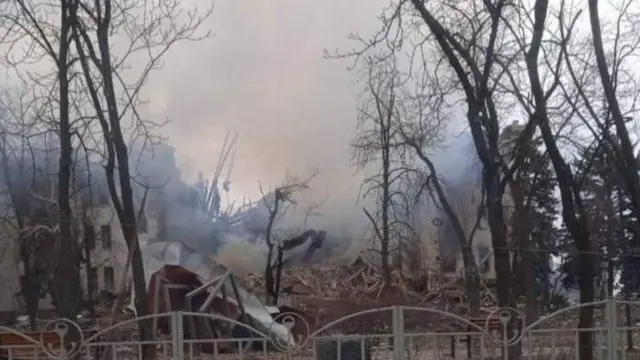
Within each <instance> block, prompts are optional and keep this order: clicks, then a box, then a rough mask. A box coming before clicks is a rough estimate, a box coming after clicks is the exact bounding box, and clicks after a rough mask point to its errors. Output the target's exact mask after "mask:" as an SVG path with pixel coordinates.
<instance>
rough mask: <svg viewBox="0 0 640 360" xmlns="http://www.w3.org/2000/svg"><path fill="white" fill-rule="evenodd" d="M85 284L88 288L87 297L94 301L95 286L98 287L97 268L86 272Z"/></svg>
mask: <svg viewBox="0 0 640 360" xmlns="http://www.w3.org/2000/svg"><path fill="white" fill-rule="evenodd" d="M87 282H88V287H89V290H88V292H89V295H90V296H91V299H95V298H96V295H97V290H96V288H97V286H98V268H95V267H92V268H89V270H87Z"/></svg>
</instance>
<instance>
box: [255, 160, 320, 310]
mask: <svg viewBox="0 0 640 360" xmlns="http://www.w3.org/2000/svg"><path fill="white" fill-rule="evenodd" d="M317 174H318V172H314V173H313V174H312V175H311V176H309V177H308V178H306V179H299V178H296V177H290V178H289V179H288V180H286V181H285V184H284V185H282V186H279V187H277V188H276V189H275V190H274V191H273V192H271V193H269V194H266V195H265V194H264V193H263V196H262V204H261V205H264V206H265V208H266V209H267V212H268V220H267V226H266V229H265V234H264V236H265V241H266V244H267V259H266V264H265V270H264V276H265V287H266V289H265V290H266V292H267V295H268V296H269V302H270V303H271V304H273V305H276V304H277V302H278V298H279V296H280V289H281V280H282V269H283V266H284V253H285V251H289V250H292V249H294V248H296V247H298V246H301V245H303V244H304V243H305V242H306V241H307V240H309V239H310V238H311V239H312V241H316V239H317V238H318V236H324V232H321V233H322V234H318V233H316V231H315V230H312V229H309V230H305V231H304V232H303V233H302V234H300V235H297V236H293V237H290V236H287V235H285V234H279V233H278V231H277V229H276V227H277V223H278V222H279V221H281V220H282V219H283V218H284V217H285V216H286V214H287V211H289V210H290V208H291V206H295V205H296V203H297V201H296V199H295V197H296V195H298V194H299V193H300V192H301V191H304V190H307V189H308V188H309V183H310V182H311V181H312V180H313V179H314V178H315V177H316V175H317ZM259 206H260V205H259ZM313 209H314V207H313V206H312V207H310V208H309V209H308V211H307V212H306V216H305V221H304V222H305V226H306V219H307V217H308V216H309V215H310V214H311V213H312V211H313ZM284 237H286V238H284ZM320 241H321V240H320Z"/></svg>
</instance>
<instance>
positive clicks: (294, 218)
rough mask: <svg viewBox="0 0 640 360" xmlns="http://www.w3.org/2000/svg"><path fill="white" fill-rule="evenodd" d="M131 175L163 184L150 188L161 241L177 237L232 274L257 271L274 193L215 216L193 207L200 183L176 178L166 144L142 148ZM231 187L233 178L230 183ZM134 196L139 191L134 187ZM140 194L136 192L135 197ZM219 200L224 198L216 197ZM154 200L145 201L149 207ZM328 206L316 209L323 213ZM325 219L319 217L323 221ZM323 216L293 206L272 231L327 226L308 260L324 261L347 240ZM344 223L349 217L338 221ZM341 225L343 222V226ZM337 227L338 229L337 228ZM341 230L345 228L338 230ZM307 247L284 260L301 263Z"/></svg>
mask: <svg viewBox="0 0 640 360" xmlns="http://www.w3.org/2000/svg"><path fill="white" fill-rule="evenodd" d="M133 166H135V170H136V173H137V175H138V177H139V178H140V179H144V181H145V182H147V183H149V184H150V185H152V186H153V185H154V184H153V182H155V183H158V184H164V185H163V186H162V187H161V188H159V189H157V190H152V194H150V195H149V197H150V199H153V198H156V197H160V198H161V201H162V204H163V206H164V208H165V214H164V216H165V219H166V233H165V234H164V240H166V241H179V242H182V243H183V244H185V245H186V246H188V247H190V248H192V249H193V250H196V251H198V252H200V253H202V254H205V255H207V256H210V257H212V258H214V259H215V260H216V261H218V262H219V263H221V264H223V265H225V266H227V267H229V268H230V269H231V270H232V271H234V272H235V273H237V274H243V273H247V272H257V271H262V270H263V269H264V266H265V261H266V259H267V246H266V242H265V239H264V234H265V233H266V229H267V226H268V222H269V210H268V208H267V207H266V204H272V201H273V199H272V198H273V194H267V195H265V199H259V200H258V201H256V202H255V203H253V204H252V205H251V206H247V207H245V208H244V209H239V211H236V212H232V213H231V216H228V217H225V216H220V217H214V218H212V215H211V214H210V213H207V212H206V211H204V210H203V209H201V208H199V207H197V206H194V204H195V203H196V202H197V200H198V199H202V198H204V197H205V195H204V193H203V187H202V184H188V183H186V182H185V181H183V180H182V179H181V176H180V171H179V170H178V168H177V166H176V165H175V150H174V149H173V148H171V147H170V146H168V145H166V144H161V145H158V146H156V147H155V148H154V151H153V152H151V151H145V152H142V153H141V156H140V157H139V158H138V159H137V160H136V161H135V162H133V161H132V167H133ZM229 186H231V187H232V186H233V182H232V181H231V183H230V184H229ZM137 192H138V193H139V194H140V193H142V189H138V191H137ZM215 193H216V194H220V197H221V198H223V197H224V196H225V191H224V189H217V191H216V192H215ZM138 197H140V195H139V196H138ZM220 202H221V203H224V201H222V199H221V201H220ZM154 203H155V202H150V206H149V211H150V212H152V211H154V209H153V208H152V207H153V205H151V204H154ZM326 210H327V209H320V211H322V212H325V211H326ZM323 220H324V221H323ZM326 220H327V219H326V218H324V217H320V216H317V217H308V216H306V213H305V211H304V209H302V208H301V207H293V208H291V209H290V211H288V212H287V214H286V215H285V216H284V217H282V218H278V219H277V221H276V223H275V227H274V230H273V233H274V234H277V235H279V237H280V238H286V237H292V236H296V235H299V234H301V233H302V232H303V231H304V230H307V229H310V228H313V229H315V230H326V228H325V226H329V227H330V229H328V230H327V232H328V239H327V240H328V241H326V242H325V243H324V244H323V248H325V249H324V250H323V251H317V252H316V253H315V254H314V256H313V258H312V259H311V262H323V261H325V260H327V257H331V256H332V254H331V253H332V251H331V249H335V248H336V246H337V245H336V243H343V244H348V243H349V242H350V240H351V239H342V240H338V239H340V236H341V235H342V236H343V234H341V232H340V231H339V230H338V229H339V227H340V226H339V225H340V224H336V223H333V224H332V223H331V221H326ZM342 220H343V221H349V219H342ZM342 225H343V226H344V227H346V225H347V224H342ZM336 230H338V231H336ZM343 230H346V229H343ZM306 248H307V246H306V245H303V246H300V247H297V248H295V249H293V250H291V251H288V252H287V253H286V254H285V259H287V258H288V259H289V263H290V264H291V265H293V266H295V265H296V264H300V262H299V261H298V260H297V259H299V258H301V257H302V254H303V253H304V252H305V251H306Z"/></svg>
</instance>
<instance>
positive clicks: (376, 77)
mask: <svg viewBox="0 0 640 360" xmlns="http://www.w3.org/2000/svg"><path fill="white" fill-rule="evenodd" d="M384 65H385V64H384V63H383V62H379V61H377V59H375V58H373V57H369V58H367V59H365V61H364V71H365V72H366V75H365V76H366V90H365V92H366V94H365V99H364V101H363V103H362V104H361V105H360V107H359V109H358V128H359V132H358V134H357V135H356V138H355V139H354V140H353V143H352V145H351V147H352V152H353V159H354V162H355V165H356V166H357V167H358V169H359V170H360V171H361V172H363V173H368V172H372V175H369V176H367V177H366V178H365V179H364V180H363V183H362V185H361V188H362V191H363V193H362V195H361V196H362V198H363V199H368V198H369V197H373V198H374V199H375V203H376V210H375V212H373V213H372V212H371V211H370V210H369V209H367V208H366V207H364V208H363V211H364V213H365V215H366V216H367V218H368V219H369V222H370V225H371V227H372V228H373V231H372V232H373V238H374V239H375V240H374V248H373V249H370V250H371V251H374V252H376V253H377V254H379V256H380V264H381V268H382V278H383V281H384V285H386V286H389V285H391V265H390V257H391V255H392V254H393V253H397V252H398V250H399V240H400V239H399V238H398V235H399V234H400V233H401V232H402V228H406V227H408V226H409V224H408V223H407V222H406V221H405V220H404V219H400V218H399V217H398V216H396V215H398V214H397V212H396V211H397V210H399V208H400V207H402V206H403V203H406V202H407V198H406V197H405V194H404V193H403V192H402V191H401V189H402V186H401V185H402V182H403V181H405V180H406V176H407V174H408V172H409V170H408V169H407V167H406V166H405V165H404V164H403V162H402V154H401V150H402V149H401V148H400V147H399V146H398V141H399V140H400V138H399V135H400V134H399V132H398V124H396V122H397V105H398V104H397V103H396V101H399V99H398V98H397V97H398V95H399V94H398V93H397V91H396V89H397V87H399V86H401V84H400V80H401V79H400V76H399V73H398V72H397V71H395V70H394V68H393V65H392V64H386V65H388V66H384ZM378 247H379V249H377V248H378Z"/></svg>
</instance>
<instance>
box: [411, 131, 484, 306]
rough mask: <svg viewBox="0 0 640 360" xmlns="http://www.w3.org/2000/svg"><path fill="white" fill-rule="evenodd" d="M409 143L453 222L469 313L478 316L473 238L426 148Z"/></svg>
mask: <svg viewBox="0 0 640 360" xmlns="http://www.w3.org/2000/svg"><path fill="white" fill-rule="evenodd" d="M407 143H408V144H409V145H411V146H412V147H413V148H414V150H415V151H416V155H417V156H418V157H419V158H420V160H422V162H423V163H424V164H425V165H426V166H427V168H428V169H429V172H430V176H431V179H432V180H431V184H432V185H433V190H435V192H436V195H437V199H438V201H439V202H440V205H441V206H442V209H443V210H444V213H445V215H446V216H447V219H448V220H449V221H450V222H451V224H452V226H453V231H454V233H455V234H456V240H457V241H458V244H459V246H460V251H461V252H462V265H463V266H464V280H465V287H466V289H465V290H466V292H467V296H468V297H469V313H470V315H471V316H476V315H477V314H478V312H479V311H480V271H479V269H478V264H477V262H476V258H475V255H474V253H473V249H472V248H471V242H470V240H471V239H467V235H466V234H465V231H464V228H463V227H462V223H461V222H460V218H459V217H458V214H457V213H456V211H455V210H454V208H453V206H452V205H451V202H450V201H449V198H448V197H447V194H446V193H445V190H444V188H443V187H442V184H440V181H439V180H438V173H437V171H436V168H435V166H434V165H433V162H432V161H431V159H429V157H428V156H426V154H425V153H424V150H423V149H421V148H420V146H419V145H418V144H417V143H415V142H412V141H411V140H410V139H409V138H407Z"/></svg>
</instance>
